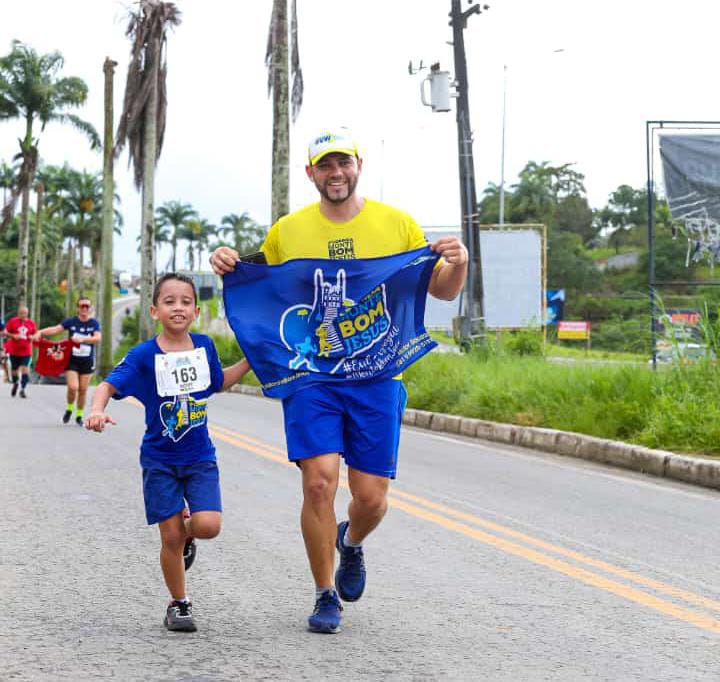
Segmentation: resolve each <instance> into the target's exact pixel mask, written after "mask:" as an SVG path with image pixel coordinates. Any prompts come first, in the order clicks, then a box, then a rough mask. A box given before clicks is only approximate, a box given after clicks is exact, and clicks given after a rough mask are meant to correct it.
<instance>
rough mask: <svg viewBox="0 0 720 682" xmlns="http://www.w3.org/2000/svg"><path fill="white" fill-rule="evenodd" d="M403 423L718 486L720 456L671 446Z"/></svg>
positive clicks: (500, 427)
mask: <svg viewBox="0 0 720 682" xmlns="http://www.w3.org/2000/svg"><path fill="white" fill-rule="evenodd" d="M230 390H231V391H232V392H234V393H242V394H243V395H252V396H258V397H263V394H262V391H261V389H260V388H259V387H258V386H246V385H244V384H240V385H235V386H233V387H232V388H231V389H230ZM403 424H405V425H406V426H415V427H417V428H420V429H428V430H429V431H435V432H438V433H448V434H451V435H460V436H467V437H469V438H478V439H481V440H487V441H491V442H494V443H506V444H507V445H518V446H520V447H526V448H533V449H536V450H542V451H544V452H551V453H553V454H556V455H563V456H565V457H578V458H579V459H585V460H588V461H590V462H597V463H598V464H609V465H610V466H616V467H620V468H622V469H631V470H632V471H638V472H641V473H644V474H650V475H652V476H662V477H664V478H669V479H672V480H675V481H682V482H683V483H692V484H694V485H699V486H703V487H705V488H714V489H716V490H720V460H714V459H708V458H706V457H695V456H691V455H678V454H676V453H674V452H668V451H667V450H653V449H651V448H646V447H643V446H641V445H632V444H630V443H622V442H620V441H615V440H608V439H605V438H595V437H593V436H585V435H583V434H581V433H571V432H569V431H557V430H556V429H543V428H539V427H537V426H518V425H516V424H501V423H498V422H489V421H485V420H483V419H471V418H470V417H459V416H457V415H454V414H442V413H440V412H428V411H426V410H415V409H412V408H408V409H406V410H405V413H404V414H403Z"/></svg>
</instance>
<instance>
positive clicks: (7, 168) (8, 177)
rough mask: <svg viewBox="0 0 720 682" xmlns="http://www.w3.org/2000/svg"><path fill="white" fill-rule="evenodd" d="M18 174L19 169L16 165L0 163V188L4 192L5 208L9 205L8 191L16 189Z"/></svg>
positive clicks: (3, 204)
mask: <svg viewBox="0 0 720 682" xmlns="http://www.w3.org/2000/svg"><path fill="white" fill-rule="evenodd" d="M17 174H18V169H17V166H16V165H13V166H11V165H9V164H7V163H5V162H4V161H3V162H2V163H0V187H1V188H2V191H3V200H2V206H3V208H4V207H5V204H6V203H7V196H8V190H10V191H12V189H13V188H14V187H15V181H16V178H17Z"/></svg>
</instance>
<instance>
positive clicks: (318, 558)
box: [300, 454, 340, 587]
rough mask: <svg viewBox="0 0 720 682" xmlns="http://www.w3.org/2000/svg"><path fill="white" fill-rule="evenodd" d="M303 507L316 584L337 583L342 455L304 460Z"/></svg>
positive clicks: (304, 535) (303, 520) (328, 585)
mask: <svg viewBox="0 0 720 682" xmlns="http://www.w3.org/2000/svg"><path fill="white" fill-rule="evenodd" d="M300 464H301V467H302V481H303V506H302V512H301V514H300V525H301V527H302V534H303V539H304V540H305V550H306V551H307V555H308V560H309V561H310V570H311V571H312V574H313V578H314V579H315V585H316V586H317V587H331V586H332V585H333V584H334V579H333V571H334V569H335V538H336V536H337V521H336V519H335V506H334V505H335V493H336V492H337V487H338V478H339V476H340V455H338V454H329V455H318V456H317V457H310V458H308V459H304V460H302V462H301V463H300Z"/></svg>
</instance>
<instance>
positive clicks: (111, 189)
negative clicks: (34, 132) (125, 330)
mask: <svg viewBox="0 0 720 682" xmlns="http://www.w3.org/2000/svg"><path fill="white" fill-rule="evenodd" d="M116 66H117V62H114V61H113V60H112V59H110V57H106V58H105V62H104V64H103V72H104V73H105V130H104V138H103V205H102V208H103V210H102V241H101V245H102V246H101V257H100V263H101V265H100V272H99V273H98V276H99V277H100V306H99V307H100V319H101V320H102V330H103V335H102V341H101V342H100V358H99V359H100V362H99V370H100V376H101V377H106V376H107V375H108V374H110V370H111V369H112V340H113V333H112V285H113V281H112V262H113V204H114V201H113V200H114V198H115V196H114V195H115V186H114V182H113V79H114V77H115V67H116Z"/></svg>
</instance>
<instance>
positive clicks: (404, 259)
mask: <svg viewBox="0 0 720 682" xmlns="http://www.w3.org/2000/svg"><path fill="white" fill-rule="evenodd" d="M438 258H439V256H438V255H437V254H435V253H433V252H432V251H431V250H430V249H429V248H428V247H423V248H421V249H416V250H414V251H407V252H405V253H399V254H395V255H392V256H384V257H382V258H363V259H356V260H327V259H311V258H300V259H297V260H291V261H287V262H285V263H283V264H282V265H260V264H255V263H243V262H242V261H241V262H239V263H237V265H236V266H235V270H234V271H233V272H231V273H228V274H226V275H225V277H224V278H223V298H224V302H225V314H226V315H227V319H228V321H229V323H230V326H231V327H232V330H233V332H235V336H236V337H237V340H238V343H239V344H240V347H241V348H242V350H243V352H244V353H245V356H246V357H247V359H248V362H249V363H250V366H251V367H252V368H253V370H254V372H255V374H256V375H257V377H258V379H259V380H260V382H261V384H262V389H263V392H264V393H265V395H267V396H270V397H272V398H284V397H286V396H289V395H291V394H292V393H294V392H295V391H297V390H298V389H300V388H302V387H303V386H307V385H308V384H310V383H314V382H319V381H340V382H342V381H365V380H368V379H385V378H390V377H393V376H395V375H397V374H399V373H400V372H402V371H403V370H404V369H405V368H406V367H408V366H409V365H410V364H412V363H413V362H415V361H416V360H418V359H419V358H421V357H422V356H423V355H425V353H427V352H428V351H430V350H431V349H432V348H434V347H435V346H436V345H437V344H436V343H435V342H434V341H433V340H432V339H431V338H430V336H429V335H428V333H427V331H425V326H424V316H425V299H426V297H427V288H428V284H429V283H430V277H431V275H432V271H433V267H434V265H435V263H436V262H437V260H438Z"/></svg>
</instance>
